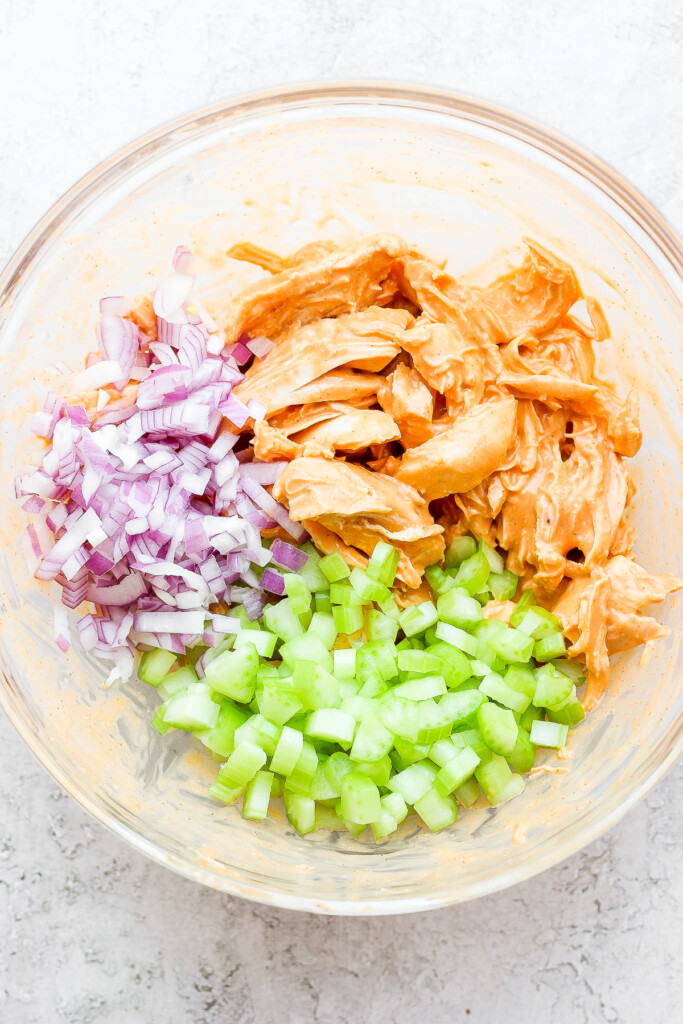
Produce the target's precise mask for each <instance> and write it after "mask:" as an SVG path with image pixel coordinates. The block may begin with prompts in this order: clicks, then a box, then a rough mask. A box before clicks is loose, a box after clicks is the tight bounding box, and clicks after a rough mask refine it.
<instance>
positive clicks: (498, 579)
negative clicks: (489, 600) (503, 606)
mask: <svg viewBox="0 0 683 1024" xmlns="http://www.w3.org/2000/svg"><path fill="white" fill-rule="evenodd" d="M518 583H519V578H518V577H517V576H515V574H514V572H510V570H509V569H504V570H503V572H500V573H498V572H492V573H491V575H490V576H489V578H488V585H489V587H490V589H491V593H492V594H493V596H494V598H495V600H496V601H512V600H513V598H514V596H515V594H516V593H517V584H518Z"/></svg>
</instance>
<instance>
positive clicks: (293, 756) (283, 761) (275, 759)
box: [270, 725, 304, 775]
mask: <svg viewBox="0 0 683 1024" xmlns="http://www.w3.org/2000/svg"><path fill="white" fill-rule="evenodd" d="M303 746H304V737H303V733H300V732H299V730H298V729H292V728H291V726H289V725H283V727H282V731H281V733H280V738H279V740H278V741H277V746H276V747H275V753H274V754H273V756H272V758H271V759H270V767H271V769H272V771H274V772H277V773H278V775H291V773H292V772H293V771H294V769H295V767H296V764H297V762H298V760H299V758H300V757H301V752H302V750H303Z"/></svg>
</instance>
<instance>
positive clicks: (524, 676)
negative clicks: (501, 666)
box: [503, 665, 536, 700]
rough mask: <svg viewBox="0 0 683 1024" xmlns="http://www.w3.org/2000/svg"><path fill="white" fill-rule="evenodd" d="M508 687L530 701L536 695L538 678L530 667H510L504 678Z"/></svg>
mask: <svg viewBox="0 0 683 1024" xmlns="http://www.w3.org/2000/svg"><path fill="white" fill-rule="evenodd" d="M503 679H504V682H505V685H506V686H509V687H510V689H511V690H516V691H517V692H518V693H522V694H524V696H525V697H528V698H529V699H530V700H531V698H532V697H533V695H534V694H535V693H536V676H535V675H534V673H533V670H532V669H531V668H529V666H528V665H510V666H509V668H508V669H507V670H506V672H505V675H504V676H503Z"/></svg>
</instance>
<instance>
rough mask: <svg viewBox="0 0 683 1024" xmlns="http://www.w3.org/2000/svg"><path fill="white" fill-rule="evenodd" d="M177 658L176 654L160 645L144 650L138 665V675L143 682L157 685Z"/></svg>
mask: <svg viewBox="0 0 683 1024" xmlns="http://www.w3.org/2000/svg"><path fill="white" fill-rule="evenodd" d="M177 659H178V655H177V654H173V653H172V652H171V651H163V650H161V648H160V647H159V648H155V649H154V650H153V651H145V653H144V654H143V655H142V658H141V659H140V664H139V666H138V676H139V677H140V679H142V681H143V683H149V685H150V686H158V685H159V683H160V682H161V680H162V679H163V678H164V676H165V675H167V673H168V672H170V671H171V669H172V667H173V665H175V663H176V661H177Z"/></svg>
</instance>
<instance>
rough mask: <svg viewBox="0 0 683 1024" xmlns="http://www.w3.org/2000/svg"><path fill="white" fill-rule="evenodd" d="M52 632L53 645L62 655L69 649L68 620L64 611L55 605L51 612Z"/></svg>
mask: <svg viewBox="0 0 683 1024" xmlns="http://www.w3.org/2000/svg"><path fill="white" fill-rule="evenodd" d="M53 616H54V618H53V630H54V638H55V643H56V644H57V646H58V647H59V649H60V651H63V652H64V654H66V652H67V651H68V650H69V649H70V647H71V636H70V633H69V620H68V618H67V615H66V610H65V609H64V608H63V607H61V606H60V605H55V607H54V610H53Z"/></svg>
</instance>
